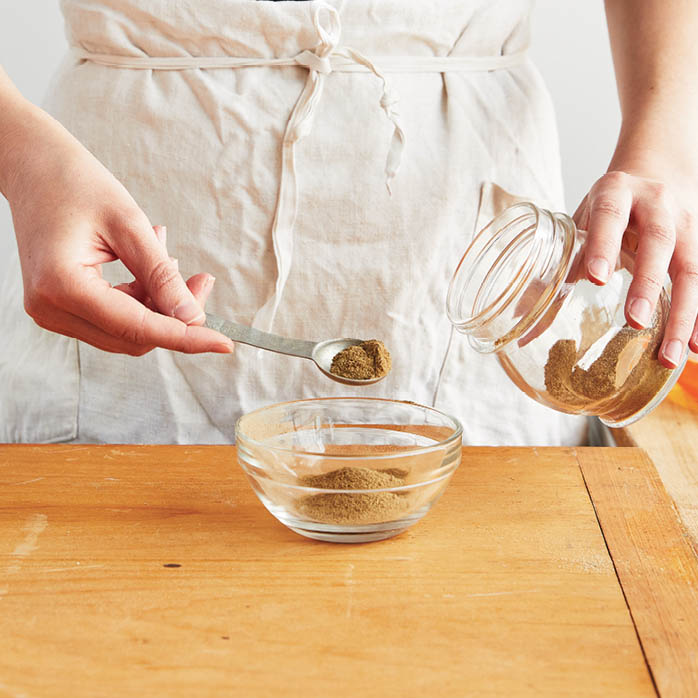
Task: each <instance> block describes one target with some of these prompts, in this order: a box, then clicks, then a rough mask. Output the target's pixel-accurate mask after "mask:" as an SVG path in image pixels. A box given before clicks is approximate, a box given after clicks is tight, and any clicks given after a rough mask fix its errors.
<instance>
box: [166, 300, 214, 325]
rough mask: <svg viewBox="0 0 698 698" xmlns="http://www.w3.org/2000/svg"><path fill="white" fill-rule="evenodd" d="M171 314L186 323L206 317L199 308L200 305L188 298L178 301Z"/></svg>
mask: <svg viewBox="0 0 698 698" xmlns="http://www.w3.org/2000/svg"><path fill="white" fill-rule="evenodd" d="M173 315H174V316H175V317H176V318H177V319H178V320H181V321H182V322H186V324H187V325H190V324H191V323H192V322H196V321H198V320H203V319H204V318H205V317H206V316H205V314H204V311H203V310H201V306H200V305H199V304H198V303H197V302H196V301H195V300H188V301H184V303H180V304H179V305H178V306H177V307H176V308H175V311H174V313H173Z"/></svg>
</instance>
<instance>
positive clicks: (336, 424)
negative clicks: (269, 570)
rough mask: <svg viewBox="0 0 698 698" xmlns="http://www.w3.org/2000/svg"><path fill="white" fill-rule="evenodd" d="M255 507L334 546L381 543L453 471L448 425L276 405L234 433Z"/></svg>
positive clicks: (420, 512)
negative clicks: (257, 500)
mask: <svg viewBox="0 0 698 698" xmlns="http://www.w3.org/2000/svg"><path fill="white" fill-rule="evenodd" d="M235 435H236V440H237V457H238V461H239V463H240V465H241V467H242V469H243V470H244V471H245V474H246V475H247V477H248V479H249V481H250V483H251V484H252V488H253V489H254V491H255V493H256V494H257V496H258V497H259V498H260V500H261V501H262V504H264V506H265V507H266V508H267V509H268V510H269V511H270V512H271V513H272V514H273V515H274V516H275V517H276V518H277V519H278V520H279V521H281V523H283V524H284V525H286V526H288V527H289V528H290V529H291V530H293V531H295V532H296V533H300V534H301V535H303V536H307V537H308V538H315V539H316V540H323V541H331V542H336V543H364V542H369V541H375V540H382V539H384V538H390V537H391V536H395V535H397V534H398V533H401V532H402V531H404V530H405V529H406V528H408V527H409V526H411V525H412V524H415V523H416V522H417V521H419V520H420V519H421V518H422V517H423V516H424V515H425V514H426V513H427V512H428V511H429V509H431V507H432V506H433V505H434V503H435V502H436V501H437V500H438V499H439V497H440V496H441V494H442V493H443V491H444V490H445V489H446V485H447V484H448V481H449V480H450V478H451V475H453V473H454V472H455V470H456V468H457V467H458V465H459V464H460V460H461V445H462V428H461V425H460V423H459V422H458V420H456V419H454V418H453V417H449V416H448V415H446V414H444V413H443V412H439V411H438V410H435V409H433V408H431V407H425V406H422V405H417V404H415V403H412V402H400V401H395V400H383V399H378V398H322V399H311V400H297V401H294V402H285V403H280V404H278V405H272V406H270V407H264V408H262V409H259V410H256V411H254V412H250V413H249V414H246V415H244V416H242V417H240V419H239V420H238V422H237V424H236V427H235Z"/></svg>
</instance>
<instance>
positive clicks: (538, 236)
mask: <svg viewBox="0 0 698 698" xmlns="http://www.w3.org/2000/svg"><path fill="white" fill-rule="evenodd" d="M585 240H586V232H585V231H583V230H578V229H577V227H576V226H575V223H574V221H573V220H572V219H571V218H570V217H569V216H567V215H565V214H563V213H552V212H550V211H547V210H545V209H541V208H538V207H537V206H535V205H533V204H531V203H519V204H515V205H514V206H512V207H510V208H508V209H507V210H506V211H504V212H503V213H501V214H500V215H498V216H497V217H496V218H494V219H493V220H492V221H491V222H490V223H489V224H488V225H487V226H486V227H485V228H483V229H482V231H480V232H479V233H478V234H477V235H476V237H475V239H474V240H473V242H472V243H471V244H470V246H469V247H468V249H467V250H466V252H465V254H464V255H463V258H462V259H461V261H460V263H459V265H458V268H457V269H456V271H455V273H454V275H453V278H452V280H451V284H450V287H449V291H448V299H447V303H446V304H447V312H448V317H449V319H450V320H451V322H452V323H453V325H454V326H455V327H456V329H457V330H458V331H459V332H462V333H463V334H466V335H467V336H468V339H469V341H470V344H471V345H472V346H473V347H474V348H475V349H476V350H477V351H479V352H481V353H494V354H495V356H496V357H497V358H498V359H499V362H500V363H501V365H502V366H503V368H504V370H505V371H506V373H507V375H508V376H509V378H511V380H512V381H513V382H514V383H515V384H516V385H517V386H518V387H519V388H520V389H521V390H523V391H524V392H525V393H526V394H527V395H529V396H530V397H532V398H533V399H534V400H537V401H538V402H540V403H542V404H544V405H547V406H548V407H552V408H553V409H556V410H559V411H562V412H570V413H574V414H587V415H596V416H598V417H599V418H600V419H601V421H602V422H604V423H605V424H608V425H609V426H615V427H618V426H625V425H627V424H630V423H632V422H634V421H636V420H637V419H640V417H642V416H644V415H646V414H647V413H648V412H649V411H650V410H652V409H653V408H654V407H656V405H658V404H659V402H661V400H662V399H663V398H664V396H665V395H666V394H667V393H668V392H669V390H670V389H671V387H672V386H673V384H674V383H675V381H676V379H677V378H678V376H679V374H680V373H681V368H683V364H684V363H685V360H686V358H685V357H684V359H683V361H682V363H681V365H680V366H679V367H678V368H677V369H675V370H670V369H667V368H665V367H664V366H662V365H661V364H660V363H659V361H658V359H657V353H658V350H659V347H660V345H661V341H662V338H663V335H664V329H665V326H666V322H667V318H668V315H669V294H668V288H667V286H666V284H665V287H664V289H663V290H662V292H661V296H660V299H659V302H658V304H657V309H656V311H655V312H654V315H653V316H652V320H651V322H650V324H649V325H648V326H647V327H646V328H644V329H641V330H636V329H633V328H632V327H630V326H629V325H628V323H627V321H626V319H625V310H624V308H625V300H626V295H627V291H628V287H629V285H630V282H631V280H632V275H633V269H634V262H635V258H634V255H633V253H632V252H631V251H629V250H628V249H625V248H624V249H623V250H622V252H621V254H620V256H619V259H618V262H617V264H616V267H615V269H614V270H613V272H612V274H611V276H610V278H609V280H608V282H607V283H606V284H605V285H603V286H597V285H595V284H593V283H592V282H590V281H588V280H587V278H586V275H585V273H584V265H583V258H584V251H583V249H584V242H585Z"/></svg>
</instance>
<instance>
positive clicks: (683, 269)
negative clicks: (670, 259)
mask: <svg viewBox="0 0 698 698" xmlns="http://www.w3.org/2000/svg"><path fill="white" fill-rule="evenodd" d="M678 273H679V276H681V277H682V279H683V280H684V281H685V282H687V283H688V284H690V285H691V286H696V287H698V263H697V262H684V263H683V264H682V265H681V266H680V267H679V270H678Z"/></svg>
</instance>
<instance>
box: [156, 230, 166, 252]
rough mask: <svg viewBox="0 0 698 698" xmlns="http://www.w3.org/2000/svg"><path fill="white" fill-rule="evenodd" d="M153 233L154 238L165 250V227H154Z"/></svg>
mask: <svg viewBox="0 0 698 698" xmlns="http://www.w3.org/2000/svg"><path fill="white" fill-rule="evenodd" d="M153 231H154V232H155V237H156V238H157V239H158V242H159V243H160V244H161V245H162V246H163V247H164V248H165V249H167V226H166V225H154V226H153Z"/></svg>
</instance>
